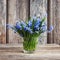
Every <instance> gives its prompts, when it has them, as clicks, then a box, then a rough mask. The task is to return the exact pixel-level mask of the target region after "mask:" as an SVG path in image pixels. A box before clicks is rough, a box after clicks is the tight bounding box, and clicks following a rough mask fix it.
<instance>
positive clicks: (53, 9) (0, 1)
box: [0, 0, 60, 44]
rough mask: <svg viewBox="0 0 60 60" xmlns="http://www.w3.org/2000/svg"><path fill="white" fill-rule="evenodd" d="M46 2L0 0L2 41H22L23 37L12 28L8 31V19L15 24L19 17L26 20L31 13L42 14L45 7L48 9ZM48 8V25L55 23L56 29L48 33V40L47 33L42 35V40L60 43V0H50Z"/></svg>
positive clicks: (41, 0)
mask: <svg viewBox="0 0 60 60" xmlns="http://www.w3.org/2000/svg"><path fill="white" fill-rule="evenodd" d="M46 1H47V0H46ZM39 2H40V3H41V4H40V3H39ZM44 3H45V0H0V43H6V42H8V43H20V42H22V41H23V40H22V38H21V37H20V36H19V35H18V34H15V33H14V32H13V31H12V30H11V29H10V30H7V32H6V21H7V23H9V24H12V25H13V24H15V22H16V21H17V20H19V19H21V20H24V21H25V20H26V19H28V16H29V15H30V16H33V15H34V14H35V13H36V14H37V15H39V14H42V13H41V11H43V12H44V11H45V10H44V9H46V4H44ZM41 7H42V9H41ZM43 7H45V8H43ZM47 8H48V20H47V22H48V27H49V25H53V26H54V30H53V32H51V33H50V34H48V40H47V39H46V38H47V34H46V35H45V34H44V36H45V37H42V38H43V40H42V39H41V41H42V43H43V41H44V43H45V42H46V41H45V40H47V41H48V43H57V44H60V27H59V26H60V24H59V23H60V0H48V5H47ZM38 10H39V11H38ZM6 33H7V35H6ZM6 37H7V40H6ZM41 41H40V42H41Z"/></svg>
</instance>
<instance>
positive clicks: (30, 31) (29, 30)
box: [24, 27, 33, 34]
mask: <svg viewBox="0 0 60 60" xmlns="http://www.w3.org/2000/svg"><path fill="white" fill-rule="evenodd" d="M24 30H25V31H28V32H29V33H31V34H32V33H33V31H32V30H31V29H30V28H29V27H25V28H24Z"/></svg>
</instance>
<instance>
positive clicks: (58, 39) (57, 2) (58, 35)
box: [48, 0, 60, 44]
mask: <svg viewBox="0 0 60 60" xmlns="http://www.w3.org/2000/svg"><path fill="white" fill-rule="evenodd" d="M48 6H49V8H48V27H49V25H53V26H54V30H53V32H52V33H50V34H48V43H56V44H60V0H50V1H49V3H48Z"/></svg>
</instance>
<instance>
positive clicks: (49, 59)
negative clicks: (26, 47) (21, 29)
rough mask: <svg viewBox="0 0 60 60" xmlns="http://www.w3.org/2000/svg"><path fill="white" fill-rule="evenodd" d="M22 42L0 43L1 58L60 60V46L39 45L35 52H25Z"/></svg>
mask: <svg viewBox="0 0 60 60" xmlns="http://www.w3.org/2000/svg"><path fill="white" fill-rule="evenodd" d="M22 51H23V48H22V45H20V44H4V45H3V44H0V60H60V46H59V45H56V44H46V45H39V46H38V48H37V49H36V51H35V52H34V53H33V54H26V53H23V52H22Z"/></svg>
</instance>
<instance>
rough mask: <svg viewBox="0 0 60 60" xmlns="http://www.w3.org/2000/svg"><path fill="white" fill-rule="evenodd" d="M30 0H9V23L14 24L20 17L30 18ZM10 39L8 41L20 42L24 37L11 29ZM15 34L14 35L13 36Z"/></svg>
mask: <svg viewBox="0 0 60 60" xmlns="http://www.w3.org/2000/svg"><path fill="white" fill-rule="evenodd" d="M28 1H29V0H8V23H9V24H12V25H14V24H15V23H16V21H18V20H19V19H21V20H26V19H28V16H29V15H28V14H29V10H28V9H29V7H28V6H29V5H28ZM8 33H9V34H8V35H9V39H8V40H9V41H8V43H20V42H22V38H21V37H20V36H19V35H18V34H15V33H14V32H13V31H11V30H9V32H8ZM12 36H13V37H12Z"/></svg>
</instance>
